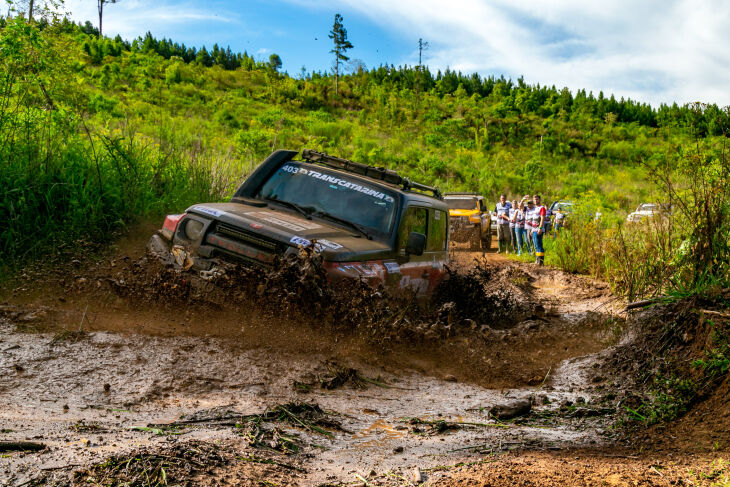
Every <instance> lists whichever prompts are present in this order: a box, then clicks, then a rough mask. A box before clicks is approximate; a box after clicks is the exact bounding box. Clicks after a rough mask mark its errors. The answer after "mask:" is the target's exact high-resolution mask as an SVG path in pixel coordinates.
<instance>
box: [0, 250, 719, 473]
mask: <svg viewBox="0 0 730 487" xmlns="http://www.w3.org/2000/svg"><path fill="white" fill-rule="evenodd" d="M142 247H143V242H141V241H139V240H137V241H135V240H134V239H132V240H130V241H129V242H126V243H123V244H122V246H121V248H120V249H119V250H118V251H117V252H116V253H114V254H113V255H112V256H110V257H109V258H105V259H103V260H100V261H97V262H95V263H93V264H88V263H82V262H69V263H68V264H67V265H66V266H64V267H63V272H58V273H57V274H55V275H52V276H50V277H51V278H49V279H46V280H44V281H43V282H41V281H40V280H38V279H37V278H34V277H32V275H31V274H28V279H26V280H21V281H20V282H18V283H16V284H14V285H13V286H12V287H11V288H8V289H5V290H4V298H3V300H4V301H5V302H4V304H3V305H2V307H1V308H0V370H2V371H3V373H2V374H0V400H1V401H2V403H3V404H4V407H3V409H2V410H1V411H0V423H1V425H2V429H1V432H0V448H1V447H2V445H3V444H6V445H10V444H11V443H12V444H16V446H17V444H18V443H19V442H35V443H38V444H39V445H40V446H41V447H42V449H41V451H25V452H23V451H14V452H13V451H10V449H9V450H8V452H7V453H5V456H4V458H2V459H0V479H2V480H0V482H4V484H1V485H5V484H7V485H31V484H33V483H35V484H43V483H45V484H52V483H55V484H56V485H67V484H68V483H73V484H76V485H88V484H89V483H92V484H93V483H95V482H96V483H99V484H102V485H107V484H108V485H121V484H122V483H124V482H127V483H134V482H137V483H138V484H141V485H147V484H149V485H153V484H155V482H157V483H161V484H164V482H167V483H169V484H170V485H172V484H174V483H178V482H182V483H185V484H187V485H206V484H210V485H346V484H352V483H353V482H357V483H359V484H361V485H362V484H365V483H367V484H369V485H413V484H416V483H419V481H418V480H419V479H420V481H424V482H426V483H428V484H431V485H460V484H461V485H591V484H593V483H599V484H600V482H604V483H607V485H661V484H662V482H665V481H666V483H667V484H669V483H671V482H674V483H673V485H677V484H681V483H682V482H684V483H690V482H692V481H693V480H692V479H693V478H695V477H696V478H698V479H700V480H699V481H705V480H707V479H708V478H710V477H712V476H714V477H712V478H722V475H725V473H724V472H726V470H725V469H726V467H725V466H723V464H718V463H715V464H713V465H711V462H712V461H715V462H717V461H718V459H723V458H725V459H726V457H723V456H722V455H723V453H722V452H716V453H712V452H705V453H702V454H701V456H699V457H684V456H682V455H679V458H678V457H677V456H670V455H677V454H676V450H675V453H672V452H669V453H668V452H667V451H664V452H663V453H661V454H660V455H659V456H656V455H653V454H651V453H647V452H646V451H641V452H637V451H636V450H633V449H628V450H627V449H626V446H625V443H620V444H618V445H617V444H616V443H615V441H616V437H615V434H614V429H613V425H614V422H615V412H616V411H617V410H618V409H620V408H621V405H620V404H619V401H620V398H618V396H617V395H616V393H615V392H612V391H614V389H615V387H613V386H615V384H612V381H613V379H612V377H614V376H613V375H612V370H613V369H612V367H616V366H617V365H616V364H615V363H613V364H612V362H611V361H610V358H611V357H613V356H615V353H614V350H615V349H612V348H609V347H611V346H613V345H614V344H616V343H618V342H619V340H620V339H621V337H622V336H623V329H624V324H623V319H622V316H621V315H620V314H617V311H618V309H619V308H620V306H619V304H618V302H617V301H616V300H615V299H614V298H613V297H612V296H611V295H610V293H609V292H608V289H607V288H606V287H605V286H604V285H602V284H601V283H597V282H594V281H592V280H589V279H584V278H580V277H576V276H571V275H567V274H564V273H561V272H558V271H555V270H551V269H538V268H535V267H533V266H529V265H522V264H517V263H513V262H509V261H506V260H504V259H499V258H497V257H496V256H493V255H491V254H487V260H486V261H481V259H482V256H481V255H479V254H468V253H459V254H458V255H457V256H456V257H457V258H456V260H455V264H456V266H458V267H459V268H460V270H459V274H458V275H457V276H456V278H455V279H454V280H453V281H452V282H451V284H450V286H449V287H445V288H443V289H442V290H441V291H440V295H439V296H438V297H437V302H436V304H435V305H433V306H430V307H429V306H424V305H422V304H418V303H415V302H412V301H407V302H405V303H404V301H402V300H400V299H402V298H398V299H396V298H393V297H389V296H385V297H383V296H382V294H378V293H373V292H371V291H366V290H364V289H361V288H353V289H354V291H353V290H350V291H353V292H351V293H350V294H349V295H347V299H349V300H350V301H349V304H348V303H347V302H344V301H337V300H339V299H341V298H340V297H338V296H334V295H331V294H327V292H328V291H327V290H326V289H321V288H320V287H319V286H320V284H319V282H318V281H317V279H316V273H315V274H310V275H309V277H308V279H309V281H306V282H304V283H301V282H300V281H298V280H296V279H294V281H295V282H297V283H298V284H294V287H292V280H293V279H292V275H287V274H286V272H288V271H287V270H286V269H284V270H283V271H282V272H283V273H284V274H283V275H284V277H285V278H284V279H279V280H278V284H277V281H276V280H269V281H261V276H257V275H248V274H244V275H238V276H236V279H237V280H233V281H231V282H229V283H228V284H226V283H223V286H219V289H220V288H223V290H224V291H223V293H222V294H221V292H220V291H215V292H214V293H212V294H211V293H208V292H207V290H205V289H204V290H203V291H204V292H205V293H206V296H207V297H210V296H211V295H212V296H214V298H215V299H207V300H204V299H200V297H201V296H200V292H201V290H200V288H194V287H191V286H190V283H189V281H187V280H186V279H185V278H184V276H178V275H173V274H170V273H168V272H167V271H165V270H160V269H155V268H154V267H153V266H150V265H147V263H146V262H145V261H144V260H143V254H142V252H141V249H142ZM475 258H477V259H480V261H479V262H476V261H475V260H474V259H475ZM289 271H291V269H289ZM299 277H301V276H299ZM312 281H313V282H312ZM261 282H267V286H265V287H264V288H263V289H261V288H260V287H259V285H258V284H260V283H261ZM254 283H256V284H257V285H256V286H253V285H252V284H254ZM297 286H299V287H297ZM293 289H294V290H295V291H293ZM221 298H222V299H221ZM308 304H311V305H312V307H310V308H307V305H308ZM346 306H350V308H349V309H343V307H346ZM338 307H339V308H340V309H338ZM357 307H359V309H358V308H357ZM403 310H405V312H404V311H403ZM378 330H382V331H383V332H384V333H386V334H387V336H388V340H383V339H382V337H373V335H372V334H373V332H377V331H378ZM622 346H629V347H630V345H628V342H625V343H624V345H622ZM627 356H628V355H627ZM713 397H714V396H713ZM702 407H703V405H702V404H700V406H698V407H697V409H696V411H702ZM708 411H709V410H708ZM513 414H516V416H514V417H511V416H512V415H513ZM690 414H692V413H690ZM688 417H689V416H688ZM677 431H679V430H677ZM673 434H684V435H687V434H693V433H692V432H687V431H685V432H684V433H680V432H677V433H673ZM702 441H704V439H702ZM3 442H5V443H3ZM645 444H649V443H645ZM9 448H10V447H9ZM16 449H17V448H16ZM690 468H693V469H694V473H691V472H690V471H689V469H690ZM713 469H714V470H713ZM700 474H705V475H706V476H705V477H699V475H700ZM693 475H694V477H693ZM703 479H704V480H703ZM144 482H147V484H145V483H144ZM708 485H709V484H708Z"/></svg>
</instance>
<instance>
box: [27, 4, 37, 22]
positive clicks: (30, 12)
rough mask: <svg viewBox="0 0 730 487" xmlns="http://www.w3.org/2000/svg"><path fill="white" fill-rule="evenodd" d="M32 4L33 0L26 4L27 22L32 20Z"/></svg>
mask: <svg viewBox="0 0 730 487" xmlns="http://www.w3.org/2000/svg"><path fill="white" fill-rule="evenodd" d="M33 3H35V0H30V2H29V3H28V22H30V21H32V20H33Z"/></svg>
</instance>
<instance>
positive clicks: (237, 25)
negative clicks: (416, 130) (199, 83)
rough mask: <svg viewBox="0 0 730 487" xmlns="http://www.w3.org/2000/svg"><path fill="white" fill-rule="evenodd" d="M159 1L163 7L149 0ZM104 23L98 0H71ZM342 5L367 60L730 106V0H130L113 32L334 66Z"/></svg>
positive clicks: (292, 65)
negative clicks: (333, 32)
mask: <svg viewBox="0 0 730 487" xmlns="http://www.w3.org/2000/svg"><path fill="white" fill-rule="evenodd" d="M150 4H152V5H153V6H150ZM66 10H68V11H70V12H71V15H72V18H74V19H75V20H91V21H92V22H94V23H95V24H96V22H97V15H96V1H94V0H67V1H66ZM337 12H339V13H341V14H342V16H343V17H344V24H345V27H346V28H347V30H348V34H349V39H350V41H351V42H352V43H353V45H354V46H355V47H354V48H353V49H352V50H350V51H349V53H348V54H349V55H350V57H351V58H356V59H360V60H362V61H363V62H364V63H365V65H366V66H368V67H375V66H378V65H380V64H395V65H401V64H416V63H417V62H418V50H417V42H418V38H419V37H422V38H423V39H424V40H427V41H428V42H429V43H430V49H429V50H428V51H426V52H425V53H424V63H426V64H428V65H429V66H430V67H431V68H432V70H434V71H435V70H436V69H445V68H447V67H450V68H452V69H457V70H461V71H463V72H466V73H472V72H478V73H480V74H481V75H484V76H487V75H490V74H495V75H501V74H504V75H505V76H506V77H512V78H513V79H514V78H517V77H518V76H524V78H525V81H526V82H528V83H531V84H536V83H540V84H542V85H553V84H554V85H556V86H558V87H563V86H567V87H568V88H570V89H571V90H576V89H579V88H585V89H587V90H592V91H593V92H594V93H598V92H599V91H601V90H602V91H604V93H606V94H609V93H613V94H615V95H616V96H617V97H620V96H624V97H631V98H633V99H636V100H640V101H645V102H650V103H652V104H653V105H658V104H659V103H662V102H663V103H671V102H674V101H677V102H679V103H686V102H692V101H704V102H711V103H718V104H720V105H723V106H724V105H729V104H730V49H728V47H729V46H730V29H728V28H727V26H728V25H730V2H724V1H722V0H705V1H703V0H694V1H692V0H661V1H659V0H643V1H635V0H613V1H608V0H604V1H602V2H598V1H595V2H591V1H586V0H449V1H448V2H445V1H443V0H329V1H325V0H269V1H264V0H238V1H234V0H212V1H208V2H193V1H185V0H182V1H181V0H157V1H155V2H150V1H149V0H119V3H117V4H112V5H107V7H106V11H105V16H104V31H105V34H107V35H116V34H121V35H122V37H125V38H128V39H131V38H134V37H137V36H140V35H144V33H145V32H147V31H151V32H152V33H153V35H155V36H156V37H169V38H172V39H173V40H176V41H178V42H184V43H185V44H187V45H192V46H198V47H199V46H201V45H203V44H205V45H206V46H208V47H210V46H212V45H213V44H214V43H216V42H217V43H218V44H219V45H221V46H228V45H230V47H231V49H233V50H234V51H244V50H245V51H248V52H249V53H250V54H253V55H254V56H256V57H258V58H260V59H268V56H269V55H270V54H271V53H277V54H279V55H280V56H281V58H282V61H283V63H284V66H283V69H285V70H286V71H288V72H289V73H290V74H292V75H298V74H299V72H300V70H301V68H302V66H305V67H306V69H307V70H308V71H311V70H317V71H324V70H328V69H330V68H331V64H332V56H331V54H329V50H330V49H331V42H332V41H331V40H330V39H329V38H328V37H327V34H328V32H329V30H330V29H331V27H332V21H333V17H334V14H335V13H337Z"/></svg>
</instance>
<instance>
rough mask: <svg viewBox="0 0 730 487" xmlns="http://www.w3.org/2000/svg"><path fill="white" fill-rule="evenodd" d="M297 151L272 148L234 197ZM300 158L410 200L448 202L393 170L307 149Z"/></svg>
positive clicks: (245, 194)
mask: <svg viewBox="0 0 730 487" xmlns="http://www.w3.org/2000/svg"><path fill="white" fill-rule="evenodd" d="M298 154H299V153H298V152H297V151H291V150H284V149H279V150H277V151H274V152H273V153H272V154H271V155H270V156H269V157H267V158H266V160H265V161H264V162H262V163H261V165H260V166H259V167H258V168H257V169H256V170H255V171H254V172H253V173H252V174H251V176H250V177H249V178H247V179H246V181H245V182H244V183H243V184H242V185H241V186H240V187H239V188H238V190H237V191H236V193H235V195H234V198H252V197H253V196H254V194H255V192H256V190H257V189H258V188H259V187H260V186H261V185H262V184H263V183H264V182H265V181H267V180H268V179H269V177H271V175H272V174H273V173H274V172H276V171H277V170H278V169H279V168H280V167H281V166H283V165H284V164H286V163H287V162H289V161H293V160H295V159H294V158H295V157H296V156H297V155H298ZM302 159H304V160H303V161H300V162H306V163H310V164H317V165H321V166H324V167H327V168H328V169H330V170H334V171H339V172H343V173H348V174H351V175H354V176H356V177H358V178H362V179H365V180H367V181H368V183H370V184H374V185H380V186H385V187H387V188H388V189H390V190H391V191H394V192H396V193H398V194H399V195H401V197H403V198H404V199H407V200H409V201H418V202H419V203H421V204H423V205H425V206H431V207H434V208H441V209H444V210H446V209H447V205H446V203H445V202H444V200H443V196H442V195H441V192H440V191H439V189H438V188H435V187H431V186H427V185H425V184H421V183H417V182H414V181H411V180H410V179H408V178H405V177H403V176H400V175H399V174H398V173H397V172H396V171H393V170H390V169H385V168H382V167H375V166H369V165H367V164H361V163H359V162H354V161H349V160H347V159H342V158H339V157H335V156H330V155H328V154H325V153H323V152H316V151H313V150H309V149H304V150H302ZM427 193H431V194H427Z"/></svg>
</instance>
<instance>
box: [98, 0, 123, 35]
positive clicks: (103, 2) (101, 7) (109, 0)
mask: <svg viewBox="0 0 730 487" xmlns="http://www.w3.org/2000/svg"><path fill="white" fill-rule="evenodd" d="M118 1H119V0H96V7H97V9H98V10H99V37H101V36H102V35H103V34H102V32H101V22H102V18H103V16H104V5H106V4H107V3H117V2H118Z"/></svg>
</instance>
